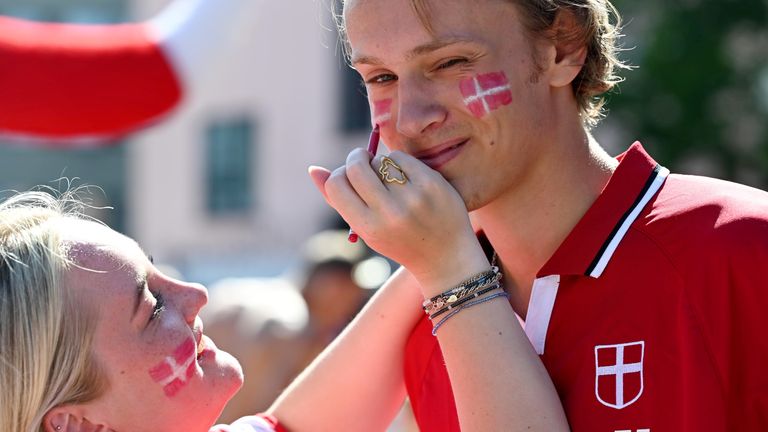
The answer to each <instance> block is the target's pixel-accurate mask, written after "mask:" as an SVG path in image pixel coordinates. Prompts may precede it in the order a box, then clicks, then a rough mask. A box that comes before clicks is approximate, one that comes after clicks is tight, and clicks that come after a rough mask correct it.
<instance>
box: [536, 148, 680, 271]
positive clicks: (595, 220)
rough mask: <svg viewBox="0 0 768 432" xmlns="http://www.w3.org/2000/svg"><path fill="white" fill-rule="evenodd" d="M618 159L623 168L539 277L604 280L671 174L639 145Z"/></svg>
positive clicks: (612, 177) (620, 168) (616, 172)
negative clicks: (620, 246)
mask: <svg viewBox="0 0 768 432" xmlns="http://www.w3.org/2000/svg"><path fill="white" fill-rule="evenodd" d="M616 159H618V160H619V166H618V167H617V168H616V171H614V173H613V175H611V178H610V180H609V181H608V184H607V185H606V186H605V188H604V189H603V191H602V192H601V193H600V195H599V196H598V197H597V199H596V200H595V202H594V203H593V204H592V206H591V207H590V208H589V210H587V212H586V213H585V214H584V216H583V217H582V218H581V220H580V221H579V222H578V223H577V224H576V226H575V227H574V228H573V230H571V232H570V234H568V236H567V237H566V238H565V240H564V241H563V243H561V244H560V246H559V247H558V248H557V250H556V251H555V253H554V254H553V255H552V256H551V257H550V258H549V260H548V261H547V263H546V264H544V266H543V267H542V268H541V270H539V273H538V274H537V275H536V277H537V278H541V277H545V276H550V275H584V276H591V277H595V278H597V277H600V275H601V274H602V272H603V270H604V269H605V267H606V265H607V264H608V262H609V261H610V258H611V257H612V256H613V252H614V251H615V250H616V247H617V246H618V244H619V243H620V242H621V239H622V238H623V237H624V234H625V233H626V230H627V229H628V228H629V226H630V225H631V224H632V223H633V222H634V221H635V219H637V216H638V215H639V214H640V212H641V211H642V210H643V208H644V207H645V205H646V204H647V203H648V201H650V199H651V198H652V197H653V195H655V194H656V192H657V191H658V190H659V188H661V185H662V184H663V183H664V180H665V179H666V176H667V175H668V174H669V171H668V170H666V169H665V168H663V167H661V166H660V165H659V164H658V163H656V161H654V160H653V158H651V157H650V156H649V155H648V153H646V152H645V150H644V149H643V147H642V145H641V144H640V143H639V142H635V143H634V144H632V146H631V147H630V148H629V149H628V150H627V151H626V152H624V153H623V154H621V155H619V156H617V157H616Z"/></svg>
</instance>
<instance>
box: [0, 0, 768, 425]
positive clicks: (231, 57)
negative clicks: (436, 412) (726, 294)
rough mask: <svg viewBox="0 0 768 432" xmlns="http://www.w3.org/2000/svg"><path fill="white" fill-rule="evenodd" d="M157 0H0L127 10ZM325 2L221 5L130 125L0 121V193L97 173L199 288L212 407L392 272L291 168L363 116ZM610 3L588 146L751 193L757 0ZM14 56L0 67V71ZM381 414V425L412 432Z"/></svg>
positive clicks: (69, 11)
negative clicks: (618, 40)
mask: <svg viewBox="0 0 768 432" xmlns="http://www.w3.org/2000/svg"><path fill="white" fill-rule="evenodd" d="M172 1H173V0H0V15H5V16H12V17H18V18H24V19H28V20H35V21H50V22H75V23H120V22H137V21H144V20H147V19H150V18H151V17H153V16H156V15H157V14H158V13H160V11H161V10H163V8H165V7H167V6H168V5H169V4H171V3H172ZM176 1H180V2H181V1H185V0H176ZM208 1H211V2H213V1H220V0H208ZM331 1H333V0H291V1H260V2H253V1H252V0H227V1H226V3H229V4H230V5H231V4H237V3H238V2H239V3H240V5H239V6H237V7H235V8H233V9H231V11H230V12H231V17H229V18H230V19H228V21H227V25H226V26H225V27H223V28H219V29H218V30H217V31H215V32H209V33H206V34H202V35H200V37H199V38H198V39H196V40H197V41H198V43H199V44H200V47H199V54H200V57H201V58H202V62H201V63H200V65H199V68H197V69H198V70H197V71H196V77H195V86H194V89H193V90H191V91H189V92H186V93H185V94H184V95H183V99H182V100H181V102H180V103H179V105H178V106H176V107H175V108H174V109H173V110H172V111H170V112H169V113H168V114H166V115H164V116H163V117H161V118H159V119H157V120H156V121H154V122H153V124H151V125H148V126H147V127H143V128H141V129H139V130H137V131H135V132H134V133H131V134H127V135H124V136H120V137H119V138H116V139H113V138H109V139H104V140H98V139H95V140H87V141H81V140H80V141H77V142H72V143H66V142H63V143H62V142H46V140H45V139H43V140H40V139H35V140H28V139H23V138H22V139H19V138H18V137H10V136H8V137H6V136H1V135H0V190H2V191H11V190H27V189H29V188H32V187H34V186H36V185H41V184H42V185H48V186H51V187H53V188H60V187H65V186H66V185H67V183H68V182H66V181H65V182H62V181H57V179H60V178H62V177H64V178H68V179H77V180H75V184H76V185H77V184H90V185H96V186H98V187H99V188H100V190H96V191H95V193H94V194H93V196H92V199H93V204H94V209H92V210H91V212H92V215H93V216H95V217H97V218H99V219H101V220H103V221H104V222H106V223H108V224H109V225H110V226H112V227H113V228H115V229H117V230H118V231H122V232H124V233H126V234H128V235H130V236H132V237H134V238H136V239H137V240H138V241H139V243H140V244H141V245H142V247H143V248H144V249H145V250H147V251H148V252H149V253H151V254H152V255H153V257H154V259H155V262H156V263H160V264H161V265H163V266H165V267H166V268H167V269H169V271H172V272H174V274H177V275H178V276H179V277H181V278H183V279H186V280H192V281H197V282H201V283H204V284H206V285H207V286H208V287H209V289H210V296H211V301H210V305H209V307H207V308H206V310H205V311H204V312H205V313H206V316H205V317H204V319H205V321H206V333H208V334H210V335H211V337H212V338H213V339H214V340H215V341H217V343H218V345H219V346H220V347H222V348H225V349H227V350H229V351H231V352H232V353H233V354H235V355H236V356H237V357H238V358H239V359H240V360H241V361H242V362H243V364H244V370H245V373H246V387H245V388H244V389H243V392H242V394H243V395H242V396H241V397H240V398H237V399H235V400H234V401H233V402H232V403H231V404H230V406H228V407H227V410H226V411H225V413H224V414H223V417H222V420H230V419H232V418H234V417H236V416H240V415H245V414H248V413H252V412H254V411H256V410H259V409H263V408H265V407H266V406H267V405H268V403H269V402H270V401H271V400H272V399H274V397H275V396H276V394H277V392H279V391H280V389H281V388H282V387H283V386H285V384H286V383H287V382H288V381H289V380H290V379H291V378H292V377H293V376H294V375H295V374H296V373H297V371H300V370H301V368H302V367H303V366H304V365H306V363H307V362H308V361H309V360H310V359H312V358H313V357H314V356H315V355H316V354H317V353H318V352H319V351H320V350H321V349H322V347H324V346H325V344H327V343H328V342H329V341H330V340H331V339H332V338H333V337H334V336H335V335H336V334H337V333H338V331H340V329H341V328H342V327H343V326H344V324H345V323H346V322H348V321H349V319H351V317H352V316H353V315H354V313H355V312H356V311H357V310H358V309H359V307H360V306H361V305H362V304H363V303H364V302H365V300H366V299H367V298H368V297H369V296H370V295H371V294H372V293H373V292H374V291H375V289H376V288H378V287H379V285H380V284H381V283H382V282H383V281H384V280H385V279H386V278H387V277H388V276H389V274H390V273H391V272H392V271H393V269H394V263H391V262H389V261H387V260H385V259H383V258H381V257H377V256H375V254H373V253H372V252H371V251H369V250H367V249H366V248H365V246H364V245H362V244H355V245H352V244H349V243H347V242H346V234H345V232H344V231H343V229H344V228H345V227H344V224H343V221H340V220H339V218H338V217H337V216H335V214H334V213H333V212H332V211H331V209H330V208H329V207H327V206H326V205H325V203H324V201H323V200H322V198H321V196H320V194H319V193H317V191H316V190H315V189H314V187H313V186H312V184H311V182H310V181H309V178H308V176H307V174H306V169H307V167H308V166H309V165H310V164H319V165H323V166H328V167H334V166H337V165H339V164H341V163H342V162H343V160H344V157H345V155H346V153H347V152H348V151H349V150H350V149H352V148H353V147H355V146H362V145H364V144H365V142H366V139H367V134H368V132H369V130H370V116H369V112H368V104H367V101H366V99H365V90H364V88H363V87H362V85H361V83H360V80H359V78H358V77H357V76H356V74H355V73H354V72H353V71H351V70H350V69H349V68H348V67H347V66H346V65H345V62H344V58H343V55H342V53H341V47H340V43H339V40H338V35H337V34H336V31H335V27H334V23H333V19H332V15H331V9H332V7H331V4H330V2H331ZM255 4H257V6H254V5H255ZM615 5H616V6H617V8H618V9H619V10H620V11H621V12H622V14H623V17H624V25H625V33H626V36H625V37H624V38H623V42H622V44H623V46H624V48H625V51H623V52H622V55H621V56H622V58H623V59H625V60H626V61H627V62H628V63H630V64H632V65H636V66H637V67H636V68H635V69H634V70H631V71H623V72H622V75H623V76H624V77H626V81H625V82H623V83H622V84H620V85H619V87H618V89H617V90H616V91H615V92H613V93H612V94H611V95H610V97H609V103H608V109H609V111H610V115H609V116H608V117H607V118H606V119H605V120H604V121H603V122H601V123H600V125H599V126H598V127H597V128H596V129H595V130H594V134H595V135H596V138H597V139H598V141H599V142H601V144H603V146H605V147H606V148H607V149H608V150H609V152H611V153H612V154H618V153H620V152H621V151H623V150H624V149H625V148H626V147H628V146H629V145H630V144H631V143H632V142H633V141H634V140H641V141H642V142H643V144H644V145H645V147H646V149H648V150H649V152H650V154H652V155H653V156H654V157H655V158H656V159H657V160H658V161H659V162H661V163H662V164H663V165H665V166H667V167H669V168H670V169H671V170H672V171H676V172H683V173H692V174H704V175H711V176H716V177H721V178H725V179H731V180H734V181H737V182H740V183H745V184H748V185H751V186H754V187H758V188H761V189H766V188H767V187H768V125H767V123H768V122H766V119H768V25H767V24H768V18H767V16H768V1H766V0H715V1H703V0H681V1H677V2H668V1H662V0H647V1H644V2H637V1H629V0H615ZM202 31H205V30H202ZM13 67H14V66H13V64H1V63H0V81H1V80H3V77H4V73H3V70H9V69H8V68H13ZM56 73H57V71H56V70H51V71H50V74H51V76H53V77H55V76H56ZM0 84H1V83H0ZM104 97H105V98H108V96H107V95H105V96H104ZM107 103H108V101H107ZM2 104H3V99H2V95H1V94H0V108H1V107H2ZM7 193H8V192H3V194H4V195H7ZM339 229H341V231H339ZM398 422H399V423H397V424H396V425H394V426H393V430H401V431H402V430H409V428H410V427H412V426H409V425H408V422H407V420H405V419H399V420H398Z"/></svg>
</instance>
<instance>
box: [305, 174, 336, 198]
mask: <svg viewBox="0 0 768 432" xmlns="http://www.w3.org/2000/svg"><path fill="white" fill-rule="evenodd" d="M307 172H308V173H309V178H310V179H312V183H314V185H315V187H316V188H317V190H319V191H320V193H321V194H323V198H325V200H326V201H328V195H327V194H326V193H325V182H326V181H327V180H328V177H330V176H331V172H330V171H328V170H327V169H325V168H323V167H319V166H315V165H311V166H310V167H309V168H308V169H307Z"/></svg>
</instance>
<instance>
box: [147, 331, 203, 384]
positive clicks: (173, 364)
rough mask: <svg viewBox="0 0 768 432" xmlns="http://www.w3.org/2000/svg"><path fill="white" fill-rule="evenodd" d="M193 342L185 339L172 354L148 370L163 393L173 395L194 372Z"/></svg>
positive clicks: (194, 353)
mask: <svg viewBox="0 0 768 432" xmlns="http://www.w3.org/2000/svg"><path fill="white" fill-rule="evenodd" d="M196 354H197V353H196V352H195V342H194V341H193V340H192V339H187V340H186V341H184V342H183V343H182V344H181V345H179V346H178V347H177V348H176V350H175V351H174V352H173V354H171V355H169V356H168V357H166V358H165V360H163V361H161V362H160V363H158V364H157V365H156V366H154V367H153V368H152V369H150V370H149V376H150V377H152V380H154V381H155V382H156V383H158V384H159V385H160V386H161V387H162V388H163V392H165V395H166V396H168V397H173V396H175V395H176V393H178V392H179V390H181V389H182V388H183V387H184V386H186V385H187V382H188V381H189V379H190V378H191V377H192V375H193V374H194V373H195V357H196Z"/></svg>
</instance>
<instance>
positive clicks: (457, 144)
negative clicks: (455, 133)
mask: <svg viewBox="0 0 768 432" xmlns="http://www.w3.org/2000/svg"><path fill="white" fill-rule="evenodd" d="M468 141H469V138H457V139H453V140H450V141H447V142H445V143H443V144H440V145H438V146H435V147H432V148H430V149H427V150H424V151H421V152H417V153H415V154H414V155H413V156H414V157H416V158H417V159H419V160H421V161H422V162H424V164H426V165H427V166H429V167H430V168H432V169H434V170H436V169H438V168H440V167H441V166H443V165H445V164H446V163H447V162H448V161H450V160H451V159H453V158H454V157H455V156H456V155H457V154H458V153H459V151H460V150H461V147H463V146H464V144H466V143H467V142H468Z"/></svg>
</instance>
